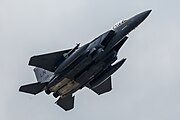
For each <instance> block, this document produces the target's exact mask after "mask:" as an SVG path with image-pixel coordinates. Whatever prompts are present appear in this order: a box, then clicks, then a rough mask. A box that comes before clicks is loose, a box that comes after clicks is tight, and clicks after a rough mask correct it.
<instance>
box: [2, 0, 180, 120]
mask: <svg viewBox="0 0 180 120" xmlns="http://www.w3.org/2000/svg"><path fill="white" fill-rule="evenodd" d="M179 5H180V2H179V1H178V0H169V1H165V0H149V1H147V0H133V1H130V0H129V1H127V0H125V1H122V0H121V1H120V0H106V1H105V0H98V1H97V0H89V1H87V0H64V1H62V0H0V46H1V47H0V56H1V59H0V66H1V69H0V73H1V87H0V94H1V99H0V106H1V107H0V119H1V120H13V119H15V120H32V119H34V120H42V119H43V120H50V119H53V120H72V119H75V120H77V119H80V120H81V119H86V120H92V119H94V120H111V119H112V120H113V119H115V120H117V119H119V120H132V119H133V120H178V119H180V87H179V86H180V74H179V71H180V54H179V53H178V52H179V51H180V47H179V46H180V35H179V32H180V30H179V28H180V23H179V21H180V14H179V11H180V8H179ZM147 9H152V10H153V11H152V13H151V14H150V16H149V17H148V18H147V19H146V20H145V21H144V22H143V23H142V24H141V25H140V26H139V27H138V28H137V29H136V30H135V31H133V32H132V33H131V34H130V38H129V39H128V41H127V42H126V43H125V45H124V46H123V48H122V49H121V51H120V53H119V59H121V58H122V57H127V58H128V60H127V61H126V63H125V64H124V65H123V67H122V68H121V69H120V70H118V71H117V72H116V73H115V74H114V75H113V90H112V91H111V92H110V93H107V94H104V95H102V96H97V95H96V94H95V93H93V92H92V91H90V90H88V89H83V90H81V91H79V92H77V93H76V98H75V99H76V100H75V109H73V110H72V111H69V112H64V111H63V110H62V109H61V108H59V107H58V106H57V105H55V104H54V102H55V101H56V100H55V99H54V98H53V97H52V95H50V96H47V95H46V94H45V93H44V92H43V93H41V94H39V95H37V96H32V95H28V94H24V93H19V92H18V89H19V87H20V86H21V85H22V84H27V83H32V82H35V81H36V79H35V76H34V73H33V72H32V68H33V67H28V65H27V64H28V61H29V58H30V57H31V56H33V55H35V54H42V53H47V52H53V51H57V50H62V49H66V48H71V47H74V46H75V44H76V43H78V42H80V43H82V44H84V43H86V42H89V41H90V40H92V39H93V38H95V37H97V36H98V35H100V34H101V33H103V32H105V31H107V30H108V29H109V28H111V26H113V25H114V24H115V23H116V22H117V21H119V20H122V19H125V18H129V17H131V16H133V15H135V14H137V13H140V12H142V11H144V10H147Z"/></svg>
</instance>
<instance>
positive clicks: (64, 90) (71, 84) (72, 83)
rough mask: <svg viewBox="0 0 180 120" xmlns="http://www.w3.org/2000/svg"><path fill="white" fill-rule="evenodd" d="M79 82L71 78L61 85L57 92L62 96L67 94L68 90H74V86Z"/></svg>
mask: <svg viewBox="0 0 180 120" xmlns="http://www.w3.org/2000/svg"><path fill="white" fill-rule="evenodd" d="M79 85H80V84H79V83H77V82H75V81H74V80H71V81H70V82H69V83H67V84H66V85H65V86H63V87H62V88H60V89H59V90H58V91H57V93H58V94H59V95H60V96H64V95H67V94H68V93H69V92H71V91H72V90H74V89H75V88H77V87H78V86H79Z"/></svg>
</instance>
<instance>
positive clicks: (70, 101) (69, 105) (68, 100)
mask: <svg viewBox="0 0 180 120" xmlns="http://www.w3.org/2000/svg"><path fill="white" fill-rule="evenodd" d="M55 103H56V104H57V105H59V106H60V107H61V108H63V109H64V110H65V111H68V110H71V109H73V108H74V96H72V95H68V96H66V97H65V98H59V99H58V100H57V101H56V102H55Z"/></svg>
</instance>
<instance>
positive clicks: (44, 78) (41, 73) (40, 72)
mask: <svg viewBox="0 0 180 120" xmlns="http://www.w3.org/2000/svg"><path fill="white" fill-rule="evenodd" d="M34 72H35V75H36V78H37V81H38V82H41V83H42V82H43V83H44V82H49V80H50V77H51V76H52V75H53V72H50V71H47V70H45V69H42V68H38V67H36V68H34Z"/></svg>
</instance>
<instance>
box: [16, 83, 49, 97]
mask: <svg viewBox="0 0 180 120" xmlns="http://www.w3.org/2000/svg"><path fill="white" fill-rule="evenodd" d="M46 85H47V83H32V84H28V85H23V86H21V87H20V88H19V91H20V92H25V93H30V94H33V95H36V94H38V93H40V92H42V91H43V88H44V87H45V86H46Z"/></svg>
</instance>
